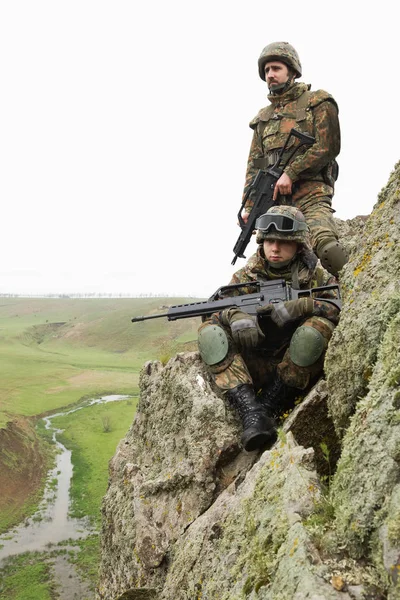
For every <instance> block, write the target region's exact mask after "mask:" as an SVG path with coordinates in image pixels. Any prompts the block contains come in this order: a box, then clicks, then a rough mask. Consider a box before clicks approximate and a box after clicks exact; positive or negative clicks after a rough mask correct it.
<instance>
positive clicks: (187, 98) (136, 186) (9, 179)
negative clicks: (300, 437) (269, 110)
mask: <svg viewBox="0 0 400 600" xmlns="http://www.w3.org/2000/svg"><path fill="white" fill-rule="evenodd" d="M398 37H399V34H398V15H397V3H396V2H393V1H392V0H383V1H381V2H379V3H373V4H372V6H367V4H366V3H365V2H343V1H339V2H335V3H332V2H330V3H328V2H326V3H324V2H321V1H319V2H314V1H308V2H307V1H306V2H298V1H288V0H287V1H286V2H284V3H279V2H273V1H272V0H270V1H268V2H267V1H258V0H247V1H246V2H244V1H234V0H230V1H228V0H203V1H202V2H194V1H191V0H185V1H184V0H168V1H162V0H153V1H151V0H147V1H140V2H139V1H135V0H130V1H127V0H112V1H111V0H108V1H104V0H63V1H60V0H1V2H0V56H1V58H0V73H1V94H0V107H1V111H0V120H1V128H0V154H1V166H2V168H1V177H0V198H1V204H2V210H1V217H2V223H1V224H2V226H1V235H0V260H1V264H0V293H4V292H17V293H26V292H32V293H46V292H123V293H129V294H136V293H155V294H157V293H166V294H168V295H180V294H182V295H198V296H209V295H210V294H211V292H213V291H214V289H216V288H217V287H218V286H219V285H222V284H225V283H227V282H228V281H229V279H230V276H231V273H232V272H233V270H234V269H235V268H236V267H238V268H239V267H240V266H242V265H243V264H244V261H243V260H240V259H239V260H238V262H237V263H236V266H235V268H233V267H232V266H231V264H230V263H231V260H232V248H233V246H234V243H235V241H236V238H237V236H238V234H239V228H238V227H237V225H236V214H237V212H238V209H239V206H240V201H241V194H242V189H243V182H244V175H245V169H246V161H247V155H248V150H249V145H250V141H251V130H250V129H249V127H248V123H249V121H250V120H251V119H252V118H253V117H254V116H255V114H256V113H257V112H258V110H259V109H260V108H261V107H262V106H265V105H266V104H267V100H266V95H267V87H266V84H265V83H264V82H262V81H261V79H259V77H258V71H257V59H258V56H259V54H260V52H261V50H262V48H263V47H264V46H265V45H267V44H268V43H269V42H271V41H277V40H284V41H288V42H290V43H292V44H293V45H294V46H295V47H296V49H297V50H298V52H299V55H300V58H301V62H302V65H303V77H302V79H301V80H300V81H304V82H306V83H311V84H312V89H318V88H323V89H326V90H327V91H329V92H330V93H331V94H332V95H333V96H334V97H335V99H336V100H337V102H338V104H339V108H340V119H341V128H342V151H341V154H340V156H339V164H340V177H339V180H338V183H337V188H336V195H335V197H334V208H335V209H336V211H337V212H336V216H338V217H340V218H342V219H348V218H352V217H354V216H356V215H359V214H368V213H370V212H371V210H372V208H373V205H374V203H375V201H376V198H377V194H378V193H379V191H380V190H381V188H382V187H383V186H384V185H385V184H386V182H387V180H388V177H389V175H390V172H391V171H392V169H393V167H394V165H395V163H396V162H397V161H398V160H399V158H400V151H399V148H398V143H399V122H400V121H399V116H398V107H399V92H400V84H399V77H398V72H399V62H400V58H399V55H400V53H399V42H398ZM248 250H249V253H248V254H247V255H248V256H249V255H250V253H251V251H254V246H252V247H251V248H250V247H249V248H248Z"/></svg>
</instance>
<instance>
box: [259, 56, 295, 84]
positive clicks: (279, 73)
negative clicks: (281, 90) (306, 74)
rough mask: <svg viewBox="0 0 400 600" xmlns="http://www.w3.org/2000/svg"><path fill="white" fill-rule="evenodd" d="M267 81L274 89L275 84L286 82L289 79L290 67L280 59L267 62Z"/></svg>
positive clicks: (265, 68) (265, 70) (265, 69)
mask: <svg viewBox="0 0 400 600" xmlns="http://www.w3.org/2000/svg"><path fill="white" fill-rule="evenodd" d="M264 72H265V81H266V82H267V84H268V87H269V88H270V89H271V88H272V89H273V87H274V86H275V85H281V84H282V83H286V82H287V80H288V79H289V69H288V67H287V66H286V65H285V63H282V62H279V61H273V62H267V63H265V67H264Z"/></svg>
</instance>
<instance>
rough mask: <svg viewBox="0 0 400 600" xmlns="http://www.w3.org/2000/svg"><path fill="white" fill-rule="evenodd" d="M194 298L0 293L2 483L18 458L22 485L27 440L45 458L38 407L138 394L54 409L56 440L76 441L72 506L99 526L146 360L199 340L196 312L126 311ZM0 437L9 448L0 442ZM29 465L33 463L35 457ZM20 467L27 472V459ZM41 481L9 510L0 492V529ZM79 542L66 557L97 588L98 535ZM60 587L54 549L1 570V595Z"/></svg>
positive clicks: (16, 597)
mask: <svg viewBox="0 0 400 600" xmlns="http://www.w3.org/2000/svg"><path fill="white" fill-rule="evenodd" d="M190 301H193V300H188V299H162V298H152V299H149V298H144V299H69V298H62V299H58V298H57V299H50V298H48V299H46V298H41V299H37V298H34V299H30V298H0V476H1V477H0V479H1V483H2V485H3V487H4V485H6V483H5V482H9V484H10V485H11V484H14V485H15V480H14V481H13V477H14V478H15V477H16V475H17V473H16V471H15V469H12V468H11V467H10V465H12V464H19V465H21V469H22V470H21V473H20V481H21V485H20V487H21V488H24V487H26V485H25V484H26V481H27V479H26V477H25V474H24V473H25V471H24V470H23V468H25V467H26V465H24V461H25V463H26V461H27V460H31V458H29V459H27V456H28V452H27V449H29V451H30V452H31V454H32V456H34V457H35V458H36V459H37V463H38V464H39V465H42V468H43V469H45V468H46V465H47V464H49V461H51V456H50V455H49V454H48V450H45V449H46V448H48V446H47V445H46V443H45V440H46V441H47V442H48V441H49V433H48V432H47V431H45V430H44V427H43V422H42V421H41V420H37V419H38V417H39V416H40V415H43V414H44V413H51V412H58V411H62V409H64V408H66V407H71V406H72V405H74V404H76V403H79V402H80V401H82V399H85V398H95V397H99V396H101V395H105V394H127V395H131V396H134V397H133V398H132V399H129V400H124V401H119V402H111V403H108V404H103V405H93V406H91V407H86V408H83V409H81V410H79V411H77V412H75V413H72V414H70V415H67V416H63V417H57V418H55V419H53V423H54V424H55V425H56V426H57V427H60V428H62V429H64V433H63V434H62V436H60V437H59V439H60V441H62V443H63V444H64V445H65V446H66V447H67V448H69V449H70V450H72V462H73V465H74V473H73V478H72V483H71V498H72V509H71V510H72V515H73V516H76V517H82V516H88V517H89V518H90V520H91V522H92V524H93V525H94V526H95V527H96V528H99V525H100V508H101V499H102V497H103V495H104V493H105V491H106V488H107V481H108V462H109V460H110V458H111V457H112V456H113V455H114V453H115V450H116V447H117V444H118V442H119V441H120V440H121V439H122V438H123V437H124V435H125V434H126V432H127V430H128V428H129V426H130V425H131V423H132V421H133V418H134V413H135V410H136V403H137V398H135V396H137V394H138V392H139V390H138V380H139V373H140V369H141V368H142V366H143V364H144V363H145V362H146V361H147V360H155V359H158V360H162V361H163V362H165V361H166V360H168V358H170V357H171V356H173V355H174V354H176V352H182V351H185V350H193V349H195V347H196V342H195V340H196V337H197V327H198V325H199V319H187V320H182V321H177V322H168V321H167V320H166V319H157V320H150V321H148V322H141V323H135V324H132V323H131V317H133V316H137V315H141V314H154V313H160V312H164V311H165V306H168V305H170V304H180V303H183V302H190ZM35 421H37V425H38V426H37V429H36V436H38V437H39V438H42V437H43V438H45V440H43V441H42V442H40V441H39V440H38V439H36V442H35V429H34V425H35ZM7 423H9V424H10V423H15V424H16V425H17V427H18V429H17V432H16V433H15V432H13V431H12V430H9V428H7V430H6V429H4V428H5V427H6V425H7ZM2 428H3V430H2ZM2 434H3V435H2ZM32 436H33V439H32ZM2 440H3V443H6V444H7V449H6V448H1V442H2ZM35 448H37V450H35ZM5 450H7V451H5ZM2 451H3V452H2ZM29 456H30V455H29ZM31 471H34V472H36V471H37V468H36V466H35V465H33V468H32V469H31ZM26 472H27V473H28V474H29V469H26ZM43 472H44V473H45V471H43ZM30 474H31V473H30ZM18 482H19V480H18ZM43 484H44V481H42V483H40V481H39V483H38V482H36V484H35V485H36V487H35V489H34V490H33V488H32V490H33V491H34V493H32V494H31V495H30V496H29V495H28V496H27V497H23V498H22V500H23V502H22V501H21V502H20V505H18V506H16V507H15V510H14V509H13V507H12V506H11V510H10V498H11V499H13V498H14V495H13V494H10V496H9V501H8V503H7V511H6V510H5V509H4V510H3V511H1V502H0V525H1V529H2V531H4V530H6V529H7V528H8V527H9V526H10V525H11V524H12V523H16V522H19V521H20V520H21V519H22V518H23V517H25V516H27V514H32V512H33V511H34V510H35V507H36V506H37V503H38V501H39V499H40V490H41V487H40V486H43ZM38 485H39V487H38ZM20 500H21V499H20ZM78 545H79V546H80V547H81V548H82V550H81V552H79V553H75V554H74V555H73V556H71V562H74V563H75V564H76V567H77V568H78V570H79V571H80V572H81V574H82V576H84V577H85V578H88V579H89V580H90V581H91V586H92V588H94V585H95V581H96V575H97V568H98V561H99V539H98V535H92V536H90V537H89V538H87V539H85V540H81V541H79V542H78ZM56 597H58V596H57V593H56V592H55V587H54V581H53V579H52V570H51V558H50V556H46V555H44V554H41V555H35V554H28V555H24V556H17V557H14V558H12V559H11V560H10V561H9V563H8V566H7V568H6V570H5V571H3V572H2V573H1V574H0V598H1V599H3V598H4V599H7V600H47V599H53V598H56Z"/></svg>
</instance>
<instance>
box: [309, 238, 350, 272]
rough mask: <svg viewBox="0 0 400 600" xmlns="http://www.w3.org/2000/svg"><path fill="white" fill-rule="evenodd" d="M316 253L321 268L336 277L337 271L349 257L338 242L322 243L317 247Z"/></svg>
mask: <svg viewBox="0 0 400 600" xmlns="http://www.w3.org/2000/svg"><path fill="white" fill-rule="evenodd" d="M316 253H317V255H318V258H319V259H320V261H321V264H322V266H323V267H324V268H325V269H326V270H327V271H329V273H332V275H335V277H337V276H338V274H339V271H341V269H342V268H343V267H344V265H345V264H346V263H347V261H348V260H349V255H348V253H347V251H346V249H345V248H344V247H343V246H342V244H341V243H340V242H339V241H338V240H329V241H326V240H325V241H323V242H321V243H320V244H318V246H317V250H316Z"/></svg>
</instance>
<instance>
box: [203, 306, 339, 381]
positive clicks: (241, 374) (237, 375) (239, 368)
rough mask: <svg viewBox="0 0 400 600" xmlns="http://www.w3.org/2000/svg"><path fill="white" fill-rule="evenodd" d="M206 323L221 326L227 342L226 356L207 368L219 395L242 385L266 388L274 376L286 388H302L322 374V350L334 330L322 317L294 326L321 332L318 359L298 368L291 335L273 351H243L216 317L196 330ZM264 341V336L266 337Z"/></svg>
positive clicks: (266, 349) (256, 349) (308, 319)
mask: <svg viewBox="0 0 400 600" xmlns="http://www.w3.org/2000/svg"><path fill="white" fill-rule="evenodd" d="M210 324H211V325H218V326H219V327H222V329H224V331H225V333H226V335H227V337H228V342H229V349H228V354H227V356H226V357H225V358H224V359H223V360H222V361H221V362H219V363H217V364H215V365H211V366H210V365H208V369H209V371H210V373H211V375H212V377H213V379H214V382H215V384H216V385H217V387H218V388H219V389H220V390H221V391H222V392H227V391H228V390H231V389H233V388H235V387H237V386H238V385H241V384H243V383H248V384H251V385H253V386H254V389H255V390H256V391H258V390H259V389H260V388H262V387H264V386H265V385H267V384H268V383H269V382H270V381H271V380H272V379H273V378H274V377H275V375H276V373H278V374H279V377H280V378H281V380H282V381H283V382H284V383H286V384H287V385H288V386H290V387H294V388H298V389H300V390H304V389H306V388H307V387H308V385H309V384H310V382H311V381H312V379H314V378H315V377H317V376H319V375H320V374H321V373H322V370H323V366H324V359H325V351H326V348H327V346H328V342H329V340H330V339H331V337H332V333H333V330H334V328H335V326H334V324H333V323H331V321H328V319H325V318H323V317H309V318H307V319H305V320H303V321H301V322H300V323H299V324H298V327H300V326H301V325H303V326H305V327H313V328H314V329H316V330H317V331H319V332H320V333H321V335H322V337H323V340H324V350H323V352H322V354H321V356H319V358H318V359H317V360H316V361H315V362H314V363H313V364H312V365H310V366H308V367H300V366H298V365H297V364H295V363H294V362H293V361H292V359H291V357H290V339H291V336H290V337H289V338H288V339H286V340H282V344H281V345H280V347H279V348H278V349H277V350H271V349H268V348H266V347H264V346H263V345H262V344H261V345H260V346H259V347H257V348H254V349H253V350H251V351H247V352H245V351H244V350H243V349H241V348H239V347H238V346H237V345H236V344H235V342H234V341H233V339H232V335H231V332H230V329H229V328H228V327H225V326H223V325H222V323H221V322H220V320H219V318H218V315H217V314H214V315H212V317H211V318H210V319H209V320H207V321H206V322H204V323H202V325H201V326H200V328H199V331H201V330H202V329H203V328H204V327H207V326H208V325H210ZM296 329H297V327H295V328H294V329H293V331H292V332H291V335H293V333H294V332H295V331H296ZM267 338H268V335H266V339H267Z"/></svg>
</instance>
